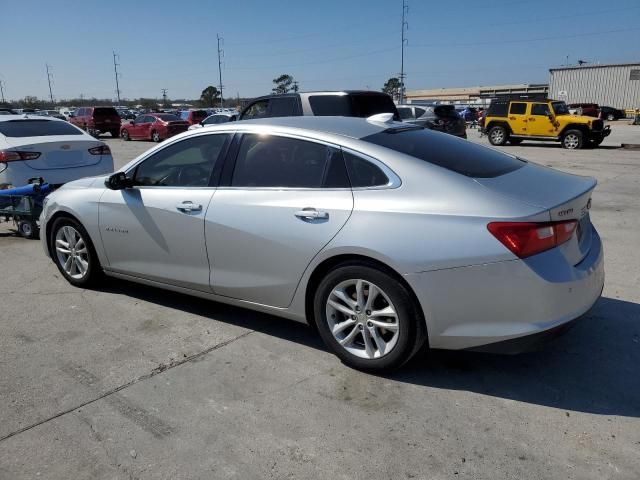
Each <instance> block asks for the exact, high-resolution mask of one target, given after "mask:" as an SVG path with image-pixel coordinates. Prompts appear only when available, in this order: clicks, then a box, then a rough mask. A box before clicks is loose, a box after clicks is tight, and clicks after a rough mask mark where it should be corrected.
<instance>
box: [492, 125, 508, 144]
mask: <svg viewBox="0 0 640 480" xmlns="http://www.w3.org/2000/svg"><path fill="white" fill-rule="evenodd" d="M507 140H509V134H508V133H507V129H506V128H504V127H503V126H501V125H496V126H495V127H491V129H490V130H489V142H490V143H491V145H495V146H501V145H504V144H505V143H507Z"/></svg>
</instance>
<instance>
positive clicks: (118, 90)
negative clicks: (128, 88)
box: [113, 52, 120, 105]
mask: <svg viewBox="0 0 640 480" xmlns="http://www.w3.org/2000/svg"><path fill="white" fill-rule="evenodd" d="M116 57H119V55H118V54H117V53H116V52H113V72H114V74H115V76H116V95H117V97H118V105H120V83H119V82H118V76H119V75H120V74H119V73H118V65H120V64H119V63H116Z"/></svg>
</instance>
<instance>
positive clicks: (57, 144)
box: [7, 136, 103, 170]
mask: <svg viewBox="0 0 640 480" xmlns="http://www.w3.org/2000/svg"><path fill="white" fill-rule="evenodd" d="M40 138H46V137H40ZM29 140H30V139H27V138H19V139H18V138H16V139H13V138H7V142H8V143H9V144H10V145H11V146H12V147H13V148H15V149H16V150H20V151H25V152H40V156H39V157H38V158H37V159H35V160H25V161H24V163H25V165H27V166H28V167H30V168H33V169H34V170H54V169H62V168H75V167H85V166H89V165H95V164H97V163H99V162H100V161H101V159H102V157H103V155H92V154H90V153H89V149H90V148H93V147H98V146H100V145H103V143H102V142H100V141H97V140H93V141H92V140H78V137H77V136H70V138H68V139H67V140H65V139H64V137H62V138H61V137H59V136H58V137H56V140H54V141H37V140H36V139H35V138H33V139H32V140H33V142H30V141H29Z"/></svg>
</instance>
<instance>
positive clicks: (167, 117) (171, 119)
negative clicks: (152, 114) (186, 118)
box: [156, 113, 180, 122]
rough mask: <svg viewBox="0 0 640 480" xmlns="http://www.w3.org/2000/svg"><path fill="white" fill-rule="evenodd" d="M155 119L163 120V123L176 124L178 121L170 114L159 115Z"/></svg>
mask: <svg viewBox="0 0 640 480" xmlns="http://www.w3.org/2000/svg"><path fill="white" fill-rule="evenodd" d="M156 117H158V118H159V119H160V120H164V121H165V122H176V121H179V120H180V119H179V118H178V117H176V116H175V115H171V114H170V113H159V114H158V115H156Z"/></svg>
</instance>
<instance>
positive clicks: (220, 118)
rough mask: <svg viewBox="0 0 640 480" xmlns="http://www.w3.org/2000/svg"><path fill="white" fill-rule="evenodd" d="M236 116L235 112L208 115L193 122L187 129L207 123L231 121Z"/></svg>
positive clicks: (214, 123) (196, 127)
mask: <svg viewBox="0 0 640 480" xmlns="http://www.w3.org/2000/svg"><path fill="white" fill-rule="evenodd" d="M237 118H238V114H237V113H236V112H234V113H230V112H221V113H214V114H213V115H209V116H208V117H207V118H205V119H204V120H203V121H201V122H200V123H195V124H193V125H191V126H190V127H189V130H197V129H198V128H202V127H206V126H207V125H218V124H219V123H227V122H233V121H235V120H236V119H237Z"/></svg>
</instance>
